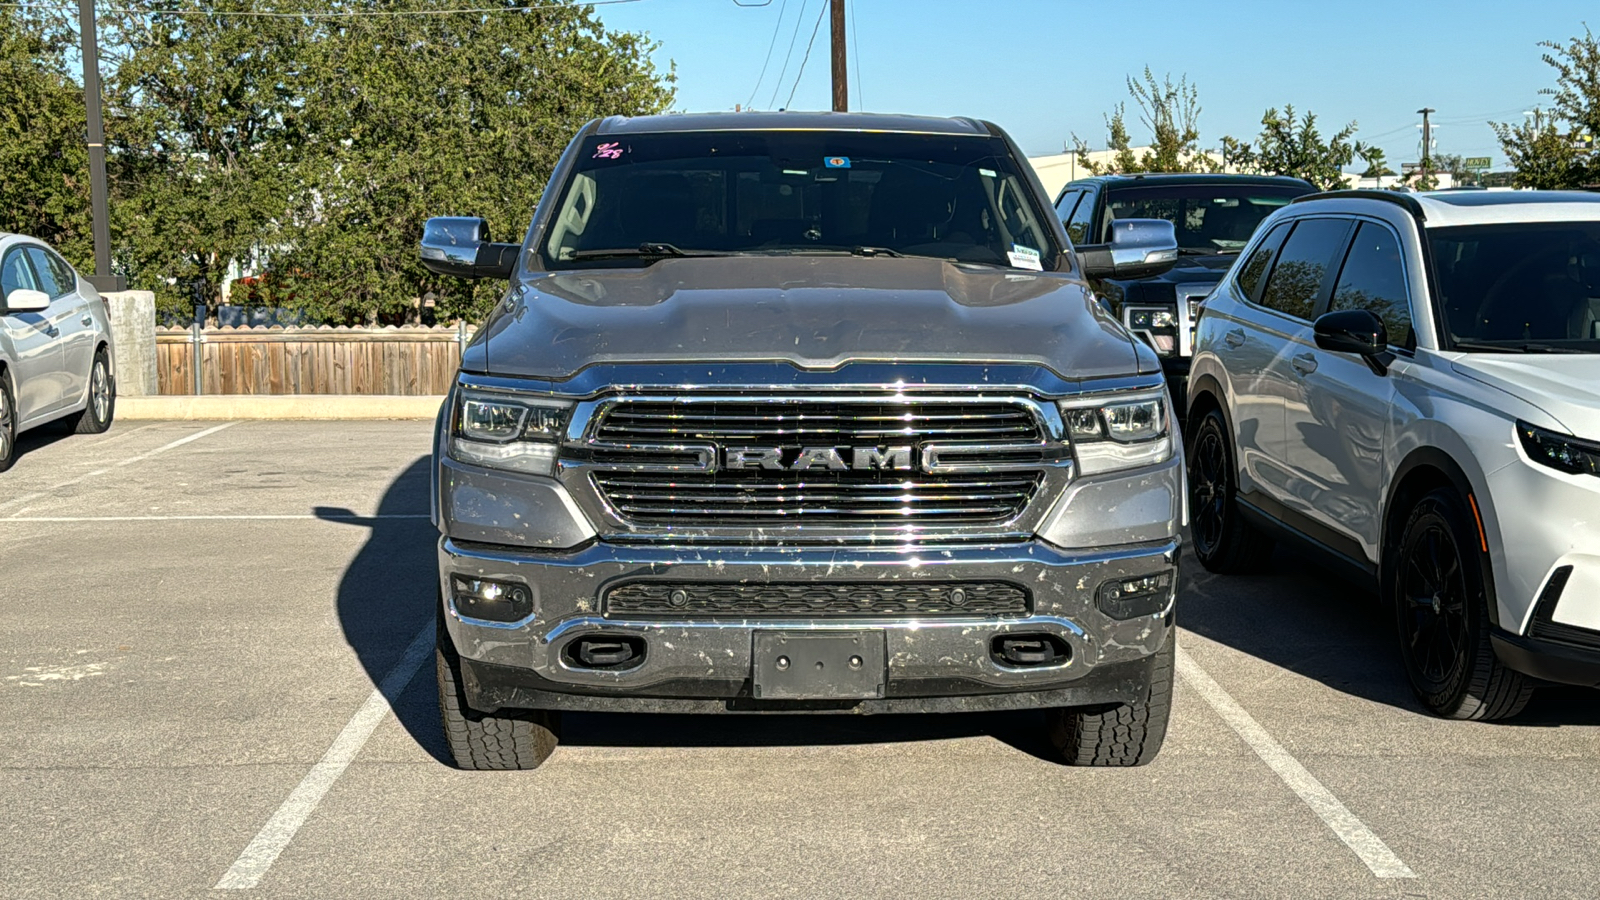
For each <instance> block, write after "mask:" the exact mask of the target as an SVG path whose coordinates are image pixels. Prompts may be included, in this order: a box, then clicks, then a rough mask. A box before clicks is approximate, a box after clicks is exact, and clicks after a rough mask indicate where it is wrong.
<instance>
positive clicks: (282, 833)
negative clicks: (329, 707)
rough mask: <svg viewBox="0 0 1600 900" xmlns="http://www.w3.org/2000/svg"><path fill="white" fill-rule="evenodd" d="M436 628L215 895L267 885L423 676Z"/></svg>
mask: <svg viewBox="0 0 1600 900" xmlns="http://www.w3.org/2000/svg"><path fill="white" fill-rule="evenodd" d="M435 627H436V626H435V625H434V623H433V622H431V621H430V622H429V623H428V624H427V625H426V626H424V627H423V629H422V630H421V631H419V632H417V636H416V637H415V638H413V639H412V641H411V644H410V645H409V646H407V647H406V650H405V653H404V654H402V655H401V657H400V661H399V662H397V663H395V664H394V668H392V669H390V670H389V673H388V674H387V675H385V676H383V680H382V681H380V682H378V686H377V687H376V688H374V689H373V691H372V694H371V695H369V696H368V697H367V702H365V703H363V704H361V708H360V709H358V710H356V714H355V715H354V716H352V717H351V718H350V721H349V722H348V723H347V724H346V725H345V726H344V730H343V731H341V732H339V736H338V737H337V738H334V741H333V746H331V747H329V748H328V752H327V753H324V754H323V755H322V760H321V761H320V762H318V763H317V764H316V765H315V766H313V767H312V768H311V771H310V772H307V773H306V777H305V778H303V779H301V780H300V784H299V786H297V787H296V788H295V789H294V791H293V792H292V793H290V794H289V798H288V799H287V800H285V801H283V805H282V806H279V807H278V811H277V812H275V813H273V814H272V818H271V819H268V820H267V824H266V825H263V826H262V827H261V831H259V832H257V834H256V836H255V838H254V839H253V840H251V841H250V845H249V846H248V847H245V848H244V852H243V853H240V854H239V858H238V859H236V860H234V863H233V866H232V867H231V868H229V869H228V871H227V873H226V874H224V875H223V876H222V880H220V881H218V882H217V884H216V887H215V888H213V890H244V889H249V888H253V887H255V886H256V885H257V884H259V883H260V882H261V878H262V876H264V875H266V874H267V870H268V869H271V868H272V864H273V862H275V861H276V860H277V858H278V854H280V853H282V852H283V848H285V847H287V846H289V842H290V841H292V840H294V836H295V833H296V832H298V831H299V830H300V826H302V825H304V824H305V823H306V820H307V819H308V818H310V817H311V814H312V813H313V812H315V811H316V809H317V805H318V804H319V803H321V802H322V798H323V796H324V795H326V794H327V793H328V789H329V788H331V787H333V785H334V782H336V781H338V780H339V776H341V775H343V774H344V770H345V769H347V768H349V766H350V763H351V762H352V761H353V760H354V759H355V758H356V754H358V753H360V752H361V748H362V747H364V746H366V743H367V739H368V738H370V737H372V732H373V731H374V730H376V729H377V727H378V725H379V724H380V723H382V722H383V719H384V716H386V715H388V714H389V711H390V709H391V708H392V707H393V705H394V703H395V702H396V701H397V700H398V699H399V697H400V692H401V691H403V690H405V687H406V685H407V684H410V683H411V679H412V678H413V677H415V676H416V674H417V670H418V669H420V668H422V663H423V661H424V660H426V659H427V657H428V654H430V653H431V652H433V636H434V629H435Z"/></svg>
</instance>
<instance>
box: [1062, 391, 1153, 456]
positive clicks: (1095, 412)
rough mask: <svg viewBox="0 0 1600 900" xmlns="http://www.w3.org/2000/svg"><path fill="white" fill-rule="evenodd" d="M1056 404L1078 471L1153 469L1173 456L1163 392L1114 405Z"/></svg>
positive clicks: (1103, 400) (1089, 400)
mask: <svg viewBox="0 0 1600 900" xmlns="http://www.w3.org/2000/svg"><path fill="white" fill-rule="evenodd" d="M1059 405H1060V407H1061V418H1062V420H1063V422H1064V423H1065V424H1066V426H1067V436H1068V437H1069V438H1070V439H1071V441H1072V450H1073V454H1074V455H1075V456H1076V457H1077V459H1078V471H1079V472H1080V473H1082V474H1084V475H1101V474H1104V473H1106V472H1118V471H1121V470H1123V469H1137V468H1141V467H1143V466H1153V465H1156V464H1157V463H1163V462H1166V461H1167V460H1169V459H1171V458H1172V428H1171V425H1170V422H1169V421H1168V419H1169V417H1168V414H1167V392H1166V391H1165V390H1162V391H1160V392H1158V393H1151V394H1143V395H1139V396H1136V397H1129V398H1127V399H1120V398H1119V399H1117V400H1115V401H1107V400H1106V398H1092V397H1090V398H1082V399H1073V400H1063V401H1061V402H1060V404H1059Z"/></svg>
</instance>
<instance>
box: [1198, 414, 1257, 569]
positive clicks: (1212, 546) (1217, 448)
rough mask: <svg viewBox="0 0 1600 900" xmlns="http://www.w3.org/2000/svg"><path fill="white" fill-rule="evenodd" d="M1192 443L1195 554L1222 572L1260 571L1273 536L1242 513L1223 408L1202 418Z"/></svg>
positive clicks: (1230, 438)
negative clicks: (1238, 500)
mask: <svg viewBox="0 0 1600 900" xmlns="http://www.w3.org/2000/svg"><path fill="white" fill-rule="evenodd" d="M1193 448H1194V449H1193V450H1191V451H1190V453H1189V508H1190V510H1191V512H1190V526H1189V531H1190V534H1191V536H1192V537H1193V538H1194V555H1195V556H1196V557H1197V558H1198V559H1199V560H1200V565H1202V566H1205V567H1206V569H1207V571H1211V572H1216V573H1217V574H1219V575H1243V574H1247V573H1250V572H1256V571H1260V570H1261V569H1262V568H1264V567H1265V566H1266V564H1267V561H1268V560H1270V559H1271V558H1272V538H1269V537H1267V536H1266V535H1265V534H1263V533H1261V531H1260V530H1259V529H1257V528H1256V527H1255V526H1253V525H1251V524H1250V523H1249V522H1246V521H1245V520H1244V517H1243V516H1241V515H1239V507H1238V504H1237V503H1236V502H1235V497H1236V496H1237V495H1238V493H1239V484H1238V469H1237V468H1235V467H1234V459H1233V440H1232V437H1231V435H1230V434H1229V431H1228V423H1227V420H1225V419H1224V418H1223V417H1222V413H1221V412H1219V411H1217V410H1215V409H1213V410H1211V411H1209V412H1207V413H1206V414H1205V417H1204V418H1202V419H1201V420H1200V424H1199V427H1197V428H1196V429H1195V432H1194V444H1193Z"/></svg>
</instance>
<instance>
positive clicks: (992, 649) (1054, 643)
mask: <svg viewBox="0 0 1600 900" xmlns="http://www.w3.org/2000/svg"><path fill="white" fill-rule="evenodd" d="M989 655H990V656H992V657H993V658H994V661H995V662H997V663H999V664H1000V665H1002V666H1006V667H1008V668H1012V669H1030V668H1034V667H1037V666H1059V665H1061V664H1062V663H1064V662H1066V661H1067V660H1068V659H1071V658H1072V648H1071V647H1069V646H1067V642H1066V641H1063V640H1062V639H1060V638H1058V637H1056V636H1055V635H1053V634H1001V635H996V636H995V639H994V640H993V641H992V642H990V644H989Z"/></svg>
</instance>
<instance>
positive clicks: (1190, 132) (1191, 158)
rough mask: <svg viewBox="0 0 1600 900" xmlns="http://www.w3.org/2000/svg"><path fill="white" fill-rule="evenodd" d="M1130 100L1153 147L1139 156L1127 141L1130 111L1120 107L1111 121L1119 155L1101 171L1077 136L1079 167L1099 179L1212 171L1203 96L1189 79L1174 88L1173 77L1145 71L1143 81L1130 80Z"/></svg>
mask: <svg viewBox="0 0 1600 900" xmlns="http://www.w3.org/2000/svg"><path fill="white" fill-rule="evenodd" d="M1127 84H1128V94H1129V95H1130V96H1132V97H1133V99H1134V102H1136V103H1137V104H1138V105H1139V120H1140V121H1141V122H1142V123H1143V124H1144V127H1145V128H1146V129H1147V130H1148V131H1149V132H1150V146H1149V148H1148V149H1146V150H1145V151H1144V152H1143V153H1141V154H1137V155H1135V154H1134V152H1133V149H1132V147H1131V146H1130V140H1129V136H1128V127H1127V123H1126V120H1125V116H1126V106H1125V105H1124V104H1121V103H1119V104H1117V108H1116V110H1115V111H1114V112H1113V113H1112V114H1111V115H1109V116H1107V117H1106V132H1107V147H1108V148H1109V149H1111V150H1113V151H1115V156H1114V157H1113V158H1112V161H1111V163H1110V164H1108V165H1101V164H1099V163H1096V162H1094V161H1093V160H1092V159H1090V157H1089V153H1090V151H1089V146H1088V144H1087V143H1085V142H1084V141H1083V140H1082V139H1081V138H1079V137H1078V136H1077V135H1076V134H1074V135H1073V136H1072V141H1073V145H1074V147H1075V152H1076V153H1077V155H1078V161H1079V165H1082V166H1083V167H1084V168H1086V169H1088V170H1089V171H1090V172H1093V173H1094V174H1096V175H1104V174H1112V173H1118V172H1123V173H1131V172H1193V171H1197V170H1200V169H1203V168H1205V167H1206V166H1207V160H1206V158H1205V157H1204V156H1203V155H1202V154H1201V153H1200V150H1199V146H1200V124H1199V123H1200V91H1199V89H1198V88H1197V87H1196V86H1195V85H1192V84H1190V83H1189V79H1188V77H1187V76H1184V77H1182V78H1180V79H1179V80H1178V82H1177V83H1176V84H1174V83H1173V82H1172V76H1171V75H1166V76H1163V77H1162V79H1161V80H1160V81H1157V80H1156V77H1155V75H1154V74H1153V73H1152V72H1151V71H1150V67H1149V66H1145V69H1144V76H1143V78H1142V79H1139V80H1135V79H1134V78H1132V77H1129V78H1128V79H1127Z"/></svg>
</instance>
